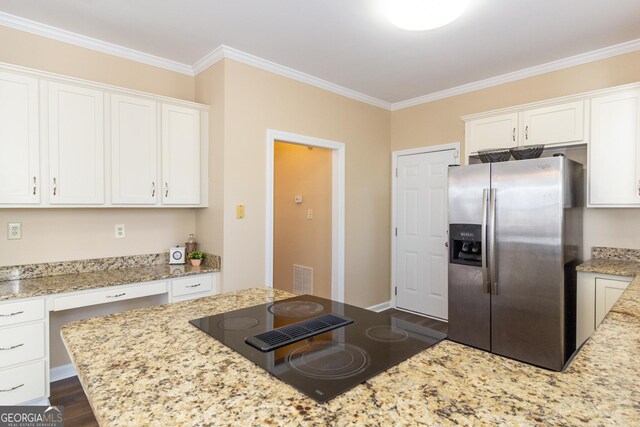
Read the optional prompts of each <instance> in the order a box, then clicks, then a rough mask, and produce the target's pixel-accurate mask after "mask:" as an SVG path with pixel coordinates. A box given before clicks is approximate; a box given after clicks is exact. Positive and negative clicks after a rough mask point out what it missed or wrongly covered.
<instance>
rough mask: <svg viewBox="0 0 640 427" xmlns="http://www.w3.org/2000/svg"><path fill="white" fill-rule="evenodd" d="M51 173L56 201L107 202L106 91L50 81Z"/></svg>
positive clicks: (55, 202) (52, 199)
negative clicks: (105, 181) (105, 184)
mask: <svg viewBox="0 0 640 427" xmlns="http://www.w3.org/2000/svg"><path fill="white" fill-rule="evenodd" d="M49 175H50V183H49V186H50V202H51V203H52V204H101V203H104V105H103V95H102V92H100V91H97V90H93V89H87V88H83V87H77V86H70V85H65V84H60V83H49Z"/></svg>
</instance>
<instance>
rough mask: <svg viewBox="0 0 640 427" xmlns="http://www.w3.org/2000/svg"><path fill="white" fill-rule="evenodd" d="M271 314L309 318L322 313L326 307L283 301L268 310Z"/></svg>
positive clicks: (310, 303) (311, 302)
mask: <svg viewBox="0 0 640 427" xmlns="http://www.w3.org/2000/svg"><path fill="white" fill-rule="evenodd" d="M268 310H269V312H271V313H273V314H275V315H276V316H283V317H309V316H313V315H316V314H318V313H322V311H323V310H324V307H323V306H322V305H321V304H318V303H317V302H313V301H283V302H277V303H275V304H273V305H271V307H269V308H268Z"/></svg>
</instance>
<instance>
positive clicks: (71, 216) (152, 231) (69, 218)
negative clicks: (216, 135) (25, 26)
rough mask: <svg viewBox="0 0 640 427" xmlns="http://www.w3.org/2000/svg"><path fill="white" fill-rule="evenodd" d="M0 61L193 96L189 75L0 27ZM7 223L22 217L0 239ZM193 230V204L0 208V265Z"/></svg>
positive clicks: (126, 248) (129, 245)
mask: <svg viewBox="0 0 640 427" xmlns="http://www.w3.org/2000/svg"><path fill="white" fill-rule="evenodd" d="M0 62H5V63H9V64H14V65H19V66H24V67H30V68H35V69H38V70H42V71H48V72H53V73H59V74H63V75H66V76H72V77H77V78H82V79H87V80H91V81H96V82H100V83H107V84H113V85H117V86H122V87H126V88H130V89H135V90H140V91H146V92H152V93H155V94H159V95H165V96H170V97H175V98H181V99H185V100H189V101H193V100H194V92H195V79H194V78H193V77H190V76H186V75H182V74H178V73H174V72H171V71H167V70H163V69H159V68H156V67H152V66H149V65H144V64H140V63H138V62H134V61H129V60H126V59H122V58H118V57H115V56H111V55H106V54H103V53H100V52H96V51H92V50H89V49H84V48H81V47H78V46H73V45H70V44H66V43H62V42H58V41H55V40H51V39H48V38H45V37H40V36H36V35H33V34H29V33H25V32H22V31H17V30H13V29H10V28H7V27H3V26H0ZM7 222H22V225H23V231H22V235H23V238H22V240H11V241H9V240H6V232H7ZM115 224H125V226H126V233H127V237H126V238H125V239H120V240H116V239H115V238H114V225H115ZM194 230H195V210H193V209H166V210H165V209H162V210H156V209H153V210H152V209H102V210H100V209H41V210H40V209H0V265H14V264H28V263H34V262H50V261H61V260H70V259H87V258H95V257H106V256H118V255H130V254H142V253H153V252H162V251H166V250H168V248H169V246H172V245H175V244H176V243H178V242H184V241H185V240H186V238H187V237H188V234H189V233H192V232H193V231H194Z"/></svg>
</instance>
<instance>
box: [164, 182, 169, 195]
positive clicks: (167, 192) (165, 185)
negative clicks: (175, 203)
mask: <svg viewBox="0 0 640 427" xmlns="http://www.w3.org/2000/svg"><path fill="white" fill-rule="evenodd" d="M164 197H169V184H168V183H166V182H165V183H164Z"/></svg>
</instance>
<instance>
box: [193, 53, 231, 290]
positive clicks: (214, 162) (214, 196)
mask: <svg viewBox="0 0 640 427" xmlns="http://www.w3.org/2000/svg"><path fill="white" fill-rule="evenodd" d="M224 76H225V66H224V61H221V62H218V63H217V64H215V65H213V66H211V67H209V68H207V69H206V70H205V71H203V72H201V73H200V74H198V75H197V76H196V81H195V83H196V101H197V102H201V103H203V104H207V105H209V207H208V208H207V209H198V210H196V230H197V235H196V239H197V240H198V242H199V243H200V248H201V249H205V250H207V251H208V252H210V253H214V254H216V255H220V256H221V257H222V270H223V271H224V263H225V257H224V256H223V255H224V245H223V244H224V227H223V221H222V218H223V211H224V141H225V115H224V111H225V108H224V107H225V106H224V103H225V96H226V95H225V86H224V85H225V78H224ZM220 286H221V287H222V289H224V285H223V278H221V280H220Z"/></svg>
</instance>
